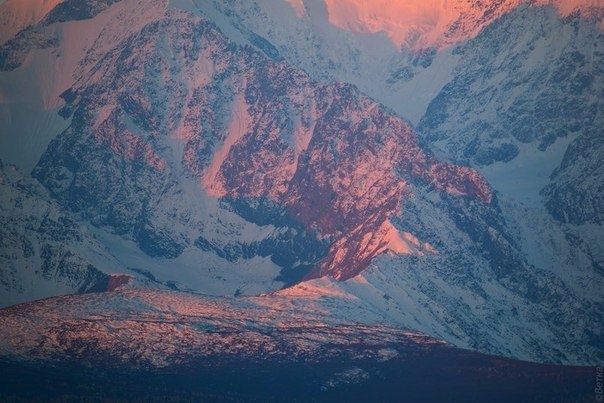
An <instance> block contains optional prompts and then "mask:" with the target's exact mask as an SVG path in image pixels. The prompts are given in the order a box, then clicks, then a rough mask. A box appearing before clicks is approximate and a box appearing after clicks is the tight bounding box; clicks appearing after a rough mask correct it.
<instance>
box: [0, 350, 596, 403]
mask: <svg viewBox="0 0 604 403" xmlns="http://www.w3.org/2000/svg"><path fill="white" fill-rule="evenodd" d="M0 367H1V368H2V374H3V375H2V377H1V378H0V400H2V401H36V400H37V401H73V400H74V399H75V400H77V401H82V400H83V401H114V400H127V401H143V400H144V401H263V402H268V401H371V400H376V399H377V401H410V402H416V401H427V402H432V401H461V402H464V401H467V402H473V401H476V402H479V401H490V402H511V401H515V402H525V401H527V402H528V401H530V402H563V401H573V402H582V401H585V402H588V401H593V399H594V398H595V395H594V393H595V392H594V379H595V374H596V370H595V369H594V368H592V367H567V366H552V365H541V364H532V363H526V362H520V361H513V360H509V359H501V358H495V357H491V356H485V355H482V354H477V353H473V352H469V351H464V350H459V349H453V348H450V347H447V346H443V345H440V346H438V345H437V346H433V347H431V348H430V349H429V350H423V351H413V350H409V351H407V354H403V355H401V356H399V357H397V358H395V359H392V360H388V361H383V362H379V361H375V360H360V361H359V360H349V359H348V360H347V359H340V358H338V357H336V358H331V359H329V360H325V361H321V362H313V363H311V362H299V363H292V362H289V363H285V362H277V361H270V360H269V361H239V362H236V361H231V360H227V361H225V362H222V363H213V365H208V363H207V362H200V363H198V364H197V365H190V366H183V367H171V368H165V369H155V370H142V371H136V372H128V371H120V370H116V369H111V370H106V369H103V368H94V369H92V368H85V367H82V366H78V365H77V364H73V365H69V364H62V365H58V366H45V365H25V364H17V363H14V362H12V363H9V362H3V363H1V364H0Z"/></svg>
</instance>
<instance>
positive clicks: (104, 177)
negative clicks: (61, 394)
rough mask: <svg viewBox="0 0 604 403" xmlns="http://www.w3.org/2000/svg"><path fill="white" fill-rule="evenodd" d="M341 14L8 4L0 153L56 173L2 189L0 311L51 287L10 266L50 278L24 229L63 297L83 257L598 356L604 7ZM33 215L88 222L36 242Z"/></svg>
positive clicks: (509, 345)
mask: <svg viewBox="0 0 604 403" xmlns="http://www.w3.org/2000/svg"><path fill="white" fill-rule="evenodd" d="M346 3H351V4H350V5H347V6H346V7H344V4H345V3H344V2H342V3H337V2H331V1H327V2H325V3H323V2H318V1H317V2H311V1H290V2H286V1H282V2H275V1H245V2H223V1H201V0H172V1H167V0H116V1H114V0H104V1H101V0H95V1H92V0H65V1H63V2H57V4H56V5H50V4H47V3H45V7H46V8H45V9H44V10H46V11H44V12H43V11H42V8H37V9H36V11H35V12H34V11H33V9H32V8H31V7H30V5H29V4H28V3H18V2H17V1H16V0H8V1H7V2H6V3H4V4H1V5H0V16H2V18H4V19H11V21H12V23H11V24H12V25H11V27H12V28H10V27H8V28H6V30H5V31H6V32H5V31H2V39H3V42H4V43H3V45H1V47H0V70H1V72H0V126H1V127H2V131H1V133H0V158H2V159H3V160H4V161H6V162H7V164H6V166H8V163H13V164H16V165H18V166H19V167H20V169H21V170H22V171H23V172H28V171H31V172H32V176H33V178H27V179H26V180H27V181H28V183H31V186H34V187H37V186H39V185H37V184H35V183H34V181H38V182H39V183H40V184H41V185H42V186H43V187H44V188H45V189H44V190H42V189H40V190H36V192H35V197H33V196H32V197H30V198H28V200H29V201H28V202H27V203H25V204H20V205H19V207H18V208H17V207H14V205H15V203H16V202H14V200H15V199H16V198H18V197H24V196H15V194H16V193H15V192H22V190H20V188H18V187H15V186H13V185H10V186H7V187H6V190H4V189H3V192H5V191H6V193H3V195H2V199H1V202H2V210H1V211H2V212H3V214H2V216H0V218H1V219H2V220H3V221H5V222H8V223H10V228H14V229H11V230H7V231H5V233H6V234H5V235H4V234H3V238H2V245H3V248H5V249H6V252H5V253H4V255H6V256H9V258H7V259H8V261H10V262H11V263H10V264H9V265H7V266H6V269H5V266H3V267H2V272H1V273H0V274H1V275H2V278H7V279H11V280H10V282H9V281H8V280H7V281H5V282H6V283H7V286H6V287H5V290H6V291H5V293H6V294H2V295H0V297H2V298H0V302H1V303H2V305H4V306H6V305H9V304H11V303H14V302H15V301H16V300H15V299H12V296H11V297H10V298H9V295H13V293H14V290H15V289H22V290H26V289H27V290H29V289H42V288H43V287H42V286H39V285H38V280H37V279H38V277H40V276H38V277H36V276H33V277H32V276H29V275H28V276H27V277H25V276H22V275H21V274H18V275H17V274H15V273H21V272H22V271H23V272H24V270H25V269H21V267H24V268H25V267H27V270H30V271H33V272H34V273H35V271H36V269H37V266H36V265H40V269H38V270H39V271H40V270H42V269H41V267H42V265H43V263H41V262H39V260H40V258H41V257H42V254H41V252H35V253H34V254H31V255H28V256H25V254H26V253H25V252H22V251H23V250H25V249H23V248H21V247H20V246H19V245H21V244H25V243H23V242H25V241H23V242H21V241H20V239H25V240H27V242H30V243H31V242H34V244H35V245H38V243H39V244H40V246H39V249H40V250H42V249H43V247H44V245H43V244H44V243H45V242H51V243H53V245H54V244H57V245H59V246H60V247H61V248H66V247H67V248H71V249H70V252H69V253H71V254H73V257H72V259H75V260H77V261H78V262H79V263H78V264H79V266H78V268H77V270H75V269H74V270H71V271H70V273H72V272H73V273H76V272H77V273H81V276H79V275H78V276H76V277H75V278H73V275H72V274H69V275H68V276H64V275H63V274H60V273H62V271H61V270H63V269H61V270H59V274H58V275H56V276H52V275H50V276H48V275H47V276H46V277H45V278H47V280H44V281H46V282H50V283H52V284H55V283H56V284H64V283H65V282H66V280H65V278H67V277H69V278H73V279H72V280H70V282H69V284H70V285H69V287H68V288H56V293H64V292H71V291H75V290H76V289H82V290H84V289H88V288H87V287H88V286H87V285H86V286H85V287H84V285H85V284H89V283H88V282H86V281H87V280H86V279H87V277H86V276H88V275H89V274H90V270H92V269H90V267H91V266H94V268H95V270H98V273H99V274H98V275H100V276H108V274H110V273H123V274H128V275H129V276H132V277H133V280H132V281H133V282H134V284H135V285H136V286H138V287H152V288H174V289H180V290H187V291H193V292H197V293H203V294H206V295H208V294H209V295H221V296H233V295H237V296H239V295H242V294H244V295H256V294H260V293H271V292H275V291H277V290H279V289H281V288H283V287H284V286H294V287H293V288H287V289H285V290H282V291H279V293H292V295H293V297H292V301H295V300H296V297H295V295H297V294H296V293H299V292H301V290H309V289H312V290H313V293H316V294H317V295H318V297H317V298H320V295H321V294H322V293H327V294H329V293H330V292H335V294H336V295H337V297H336V299H338V298H339V299H341V300H343V301H347V300H355V301H357V300H358V301H359V304H361V305H362V306H363V307H364V308H363V309H364V310H363V312H369V314H370V318H372V320H375V319H376V318H379V320H380V321H382V322H383V323H386V324H388V325H389V326H394V327H400V328H405V329H412V330H415V331H418V332H422V333H424V334H428V335H431V336H434V337H438V338H441V339H444V340H447V341H449V342H451V343H453V344H454V345H456V346H460V347H464V348H473V349H478V350H480V351H483V352H488V353H494V354H499V355H505V356H511V357H516V358H522V359H530V360H535V361H540V362H558V363H575V364H590V363H591V364H594V363H597V362H599V361H601V360H602V358H604V350H603V349H602V337H603V331H604V329H603V328H602V325H601V323H602V312H604V310H603V308H604V294H603V293H602V290H604V272H603V269H602V267H603V259H604V251H603V250H602V245H604V230H603V229H602V219H601V214H602V206H603V202H602V171H603V170H602V165H601V162H600V161H601V158H598V156H600V155H602V152H601V145H602V144H601V143H602V138H603V132H602V127H604V125H603V124H602V123H604V122H602V116H601V115H602V112H601V111H602V110H604V109H603V108H602V102H604V101H603V100H604V97H603V96H602V92H603V87H604V83H603V82H602V73H603V71H604V70H603V69H602V63H603V62H602V60H603V58H602V57H603V55H604V53H603V52H602V49H601V48H602V44H603V43H604V41H602V38H603V34H602V15H603V14H602V7H601V5H599V4H598V3H597V2H589V1H584V2H577V3H576V4H575V3H573V4H570V3H563V2H531V3H530V4H526V3H524V2H519V1H499V2H493V4H491V5H488V4H487V3H486V2H481V3H480V4H474V3H473V2H467V1H457V2H450V3H451V4H450V5H446V4H445V3H447V4H448V3H449V2H427V3H429V6H430V7H427V8H421V9H420V8H417V7H415V6H414V7H411V5H412V4H414V3H417V2H408V3H407V5H406V6H405V7H411V8H409V9H405V10H407V11H408V12H409V13H408V14H406V15H408V16H409V21H402V20H401V22H400V23H399V24H398V25H397V24H395V21H394V20H393V19H389V20H388V19H384V18H382V17H383V16H382V15H381V14H380V13H376V12H374V10H372V9H366V8H363V7H366V5H363V4H364V3H361V2H346ZM352 3H354V4H352ZM390 4H392V5H393V6H392V7H394V4H395V3H394V2H391V3H390ZM401 4H402V3H401ZM451 5H452V6H453V7H452V8H449V7H451ZM355 7H356V8H355ZM351 10H352V11H351ZM396 10H397V9H393V10H390V9H389V8H384V9H383V10H381V11H380V12H382V11H383V12H387V13H388V15H393V14H394V13H395V12H396ZM353 11H354V12H353ZM6 16H10V17H6ZM12 16H15V17H14V19H13V17H12ZM410 16H414V18H410ZM378 17H379V18H378ZM417 18H419V20H418V19H417ZM418 21H420V23H421V24H420V25H417V24H418ZM422 21H423V22H422ZM377 22H380V23H382V25H380V24H377ZM376 24H377V25H376ZM384 32H385V33H384ZM406 119H407V120H406ZM414 125H415V126H417V131H416V130H415V129H414ZM7 178H8V177H7ZM5 181H6V183H15V182H14V180H12V179H11V181H12V182H11V181H9V180H8V179H6V180H5ZM3 186H4V182H3ZM5 194H6V195H7V196H6V197H5ZM28 197H29V196H28ZM30 199H31V200H30ZM39 205H40V206H52V207H48V208H52V211H53V213H52V214H51V216H52V219H53V223H59V224H60V223H65V226H66V228H72V227H73V228H76V229H74V231H76V232H77V233H78V234H79V233H80V232H82V233H85V234H88V235H81V236H80V235H78V236H77V237H76V238H77V242H76V241H74V242H76V243H75V244H74V245H75V246H65V245H66V242H65V240H64V239H63V238H61V237H60V236H59V235H52V236H50V237H46V238H45V237H44V236H42V235H40V234H41V230H40V228H43V227H44V226H43V225H42V224H40V223H42V222H43V220H44V218H43V217H44V214H43V213H40V210H41V209H42V207H38V206H39ZM5 206H6V207H5ZM44 208H47V207H44ZM23 216H24V217H33V218H26V219H23V218H22V217H23ZM55 217H58V218H55ZM24 220H25V221H27V220H30V221H33V222H35V223H36V225H33V226H31V227H23V228H25V229H21V227H20V225H21V224H20V223H22V222H24ZM7 228H9V227H7ZM32 239H33V240H34V241H32ZM71 239H72V238H69V242H71ZM27 242H26V243H27ZM81 244H86V245H92V246H89V247H90V248H92V249H91V250H93V251H98V252H95V253H97V255H95V254H94V253H92V252H90V251H84V247H83V246H82V245H81ZM4 245H6V246H4ZM70 245H71V244H70ZM59 246H57V247H59ZM36 248H38V246H33V249H34V250H36ZM105 248H106V249H105ZM26 249H27V248H26ZM86 250H88V249H86ZM17 252H18V253H17ZM57 253H59V252H57ZM70 256H72V255H70ZM101 258H102V259H103V260H102V261H103V262H105V263H103V264H105V266H102V265H101V264H100V263H97V262H98V261H99V260H94V259H101ZM90 265H91V266H90ZM34 266H36V267H34ZM101 266H102V267H101ZM12 267H14V268H15V269H12ZM60 267H61V268H62V267H63V266H60ZM70 267H71V266H70ZM84 267H86V268H88V269H84ZM47 271H48V270H47ZM63 271H64V270H63ZM42 272H44V270H42ZM11 273H12V274H11ZM94 273H97V271H94ZM101 273H105V274H101ZM32 278H33V279H34V280H31V279H32ZM26 280H27V281H29V283H26ZM301 280H304V282H303V283H301V284H297V283H299V282H300V281H301ZM32 281H33V282H32ZM40 281H42V280H40ZM295 284H297V285H295ZM82 287H84V288H82ZM44 289H48V288H44ZM52 290H55V289H54V288H53V289H51V291H48V292H45V293H37V294H36V293H34V292H33V291H23V292H22V294H23V295H32V297H38V296H40V297H41V296H50V295H52V294H53V293H54V291H52ZM334 290H335V291H334ZM28 293H31V294H28ZM107 295H110V294H107ZM101 298H102V297H101ZM108 298H109V297H108ZM19 301H21V300H19ZM293 303H295V302H293ZM336 306H338V307H340V308H338V309H344V308H342V307H341V306H340V305H337V304H336ZM15 309H18V308H15ZM338 309H333V312H335V313H330V314H334V315H337V312H339V311H338Z"/></svg>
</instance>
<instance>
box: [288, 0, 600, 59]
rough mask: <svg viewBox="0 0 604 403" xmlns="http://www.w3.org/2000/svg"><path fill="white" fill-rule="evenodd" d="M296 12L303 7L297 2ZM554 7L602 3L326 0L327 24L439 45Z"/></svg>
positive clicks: (415, 44) (422, 45) (411, 44)
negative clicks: (512, 15) (520, 11)
mask: <svg viewBox="0 0 604 403" xmlns="http://www.w3.org/2000/svg"><path fill="white" fill-rule="evenodd" d="M293 4H294V7H296V10H297V12H298V15H303V13H302V11H303V10H304V9H303V8H302V6H301V4H300V2H298V3H293ZM527 4H528V5H530V6H543V5H553V6H555V7H556V9H557V10H558V11H559V13H560V15H561V16H567V15H569V14H571V13H572V12H576V11H577V10H590V9H592V8H595V7H600V8H601V7H602V5H601V2H598V1H597V0H574V1H566V0H541V1H532V2H526V1H525V0H505V1H494V2H475V1H468V0H455V1H445V0H430V1H424V0H414V1H407V0H405V1H387V0H381V1H364V0H360V1H359V0H344V1H341V0H325V5H326V7H327V11H328V15H329V22H330V23H331V24H333V25H334V26H336V27H339V28H341V29H345V30H349V31H353V32H367V33H376V32H384V33H385V34H386V35H388V37H389V38H390V39H391V41H392V42H393V43H394V44H395V45H397V46H398V47H401V46H402V47H406V48H410V49H413V50H421V49H427V48H437V49H441V48H444V47H448V46H451V45H455V44H456V43H459V42H461V41H464V40H466V39H469V38H472V37H474V36H475V35H476V34H477V33H478V32H479V31H480V30H482V28H484V27H485V26H487V25H489V24H490V23H491V22H493V21H494V20H495V19H497V18H499V17H501V16H502V15H503V14H505V13H507V12H509V11H511V10H513V9H515V8H517V7H521V6H526V5H527Z"/></svg>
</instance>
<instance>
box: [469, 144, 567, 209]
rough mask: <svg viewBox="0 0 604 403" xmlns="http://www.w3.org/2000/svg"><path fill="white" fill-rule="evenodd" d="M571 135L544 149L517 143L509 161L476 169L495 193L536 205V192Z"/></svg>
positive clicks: (537, 193) (537, 201)
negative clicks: (512, 156)
mask: <svg viewBox="0 0 604 403" xmlns="http://www.w3.org/2000/svg"><path fill="white" fill-rule="evenodd" d="M575 138H576V136H573V135H569V136H567V137H565V138H560V139H558V140H557V141H556V142H555V143H554V144H552V145H551V146H549V147H548V148H547V150H545V151H540V150H539V149H538V148H537V145H536V144H518V147H519V149H520V153H519V154H518V156H517V157H516V158H514V159H513V160H511V161H509V162H496V163H494V164H491V165H489V166H486V167H478V170H479V171H480V173H481V174H483V175H484V176H485V178H486V179H487V180H488V182H489V183H490V184H491V186H492V187H493V188H494V189H495V190H497V191H498V192H499V193H501V194H505V195H507V196H509V197H511V198H513V199H516V200H518V201H520V202H522V203H524V204H525V205H526V206H530V207H540V206H541V205H542V203H541V196H540V195H539V192H540V191H541V189H543V187H544V186H545V185H547V184H548V183H549V177H550V175H551V174H552V172H553V171H554V169H556V167H558V166H559V165H560V163H561V162H562V158H563V157H564V153H565V152H566V149H567V148H568V146H569V144H570V143H572V141H573V140H574V139H575Z"/></svg>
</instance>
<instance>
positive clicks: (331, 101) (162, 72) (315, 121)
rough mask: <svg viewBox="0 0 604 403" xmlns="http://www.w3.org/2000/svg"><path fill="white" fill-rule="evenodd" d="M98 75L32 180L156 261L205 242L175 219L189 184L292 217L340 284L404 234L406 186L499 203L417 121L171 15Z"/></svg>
mask: <svg viewBox="0 0 604 403" xmlns="http://www.w3.org/2000/svg"><path fill="white" fill-rule="evenodd" d="M89 70H90V71H92V72H93V74H94V76H93V77H88V78H87V77H83V78H82V80H81V81H80V83H79V84H78V85H76V86H75V87H74V88H72V89H70V90H69V91H68V92H66V93H65V94H64V98H66V99H67V100H68V101H69V103H68V104H67V106H66V107H65V108H64V111H71V110H73V117H72V124H71V126H70V127H69V128H68V129H67V130H66V131H65V132H64V133H62V134H60V135H59V136H58V137H57V138H56V139H55V140H53V142H52V143H51V144H50V146H49V149H48V151H47V152H46V153H45V154H44V155H43V156H42V159H41V160H40V163H39V164H38V166H37V167H36V169H35V170H34V173H33V174H34V177H36V178H37V179H39V180H40V181H41V182H42V183H43V184H44V185H45V186H46V187H47V188H48V189H49V190H50V191H51V193H52V194H53V196H54V197H55V198H57V199H58V200H60V201H61V202H62V204H63V205H64V206H65V207H67V208H68V209H70V210H71V211H74V212H77V213H80V215H81V217H82V218H83V219H86V220H90V221H91V222H92V223H93V224H95V225H98V226H106V227H109V228H111V230H112V231H114V232H116V233H118V234H123V235H127V236H128V237H131V238H133V239H134V240H136V242H137V244H138V245H139V247H140V248H141V249H142V250H143V251H144V252H145V253H147V254H148V255H150V256H160V257H165V258H174V257H177V256H179V255H180V254H181V253H182V252H183V250H184V249H185V248H186V247H188V246H189V245H191V244H193V242H194V239H191V237H190V234H188V233H187V231H189V232H190V231H191V230H193V231H194V230H195V224H194V223H193V222H187V221H186V220H178V218H177V222H178V221H180V222H179V224H181V226H180V228H179V226H178V225H176V226H175V225H174V224H175V223H174V221H173V220H172V219H171V218H172V217H178V216H181V217H182V216H183V215H185V212H183V211H179V210H178V209H177V208H175V207H174V206H173V205H172V203H173V202H172V201H171V200H173V199H176V198H178V197H179V196H178V192H183V193H184V194H183V197H184V198H185V199H187V200H190V199H191V196H192V195H191V194H186V193H187V191H186V189H183V188H182V185H181V184H179V182H178V180H179V178H180V177H182V176H185V177H188V178H190V179H191V180H192V181H195V182H197V183H198V184H199V185H200V186H201V187H203V190H205V192H206V193H207V194H208V195H209V197H221V198H228V199H229V200H231V201H232V202H240V203H241V202H245V203H248V204H249V203H257V201H268V202H271V203H273V204H274V205H275V207H276V208H283V209H284V212H285V213H286V214H287V215H289V216H290V217H291V219H293V220H294V221H295V222H298V223H299V224H301V225H302V226H303V229H304V230H306V231H309V232H311V233H313V234H315V235H316V236H317V237H318V238H321V239H327V240H328V243H329V244H330V245H331V246H330V247H329V248H328V251H327V258H326V259H324V260H322V261H321V263H319V265H318V266H316V267H315V269H313V271H312V273H311V274H309V276H311V277H316V276H323V275H330V276H332V277H334V278H337V279H342V280H345V279H348V278H351V277H353V276H354V275H356V274H358V273H360V272H361V271H362V270H363V269H364V268H366V267H367V265H368V264H369V262H370V261H371V259H372V258H374V257H375V256H377V255H378V254H380V253H382V252H384V251H385V249H386V248H385V247H386V246H387V245H388V244H389V242H390V241H391V239H390V238H392V237H396V236H397V230H396V229H394V228H393V227H392V226H391V225H390V224H389V222H388V219H389V218H390V216H395V215H399V214H400V213H401V204H402V203H403V202H404V199H405V198H406V197H407V196H408V194H409V192H410V191H411V187H410V185H409V184H408V183H409V182H412V181H416V182H418V183H425V184H429V185H431V186H433V187H434V188H436V189H438V190H442V191H445V192H449V193H452V194H456V195H465V196H469V197H474V198H477V199H478V200H481V201H482V202H484V203H489V202H490V199H491V195H490V188H489V186H488V184H487V183H486V182H485V181H484V179H483V178H482V177H481V176H480V175H478V174H477V173H476V172H475V171H473V170H471V169H469V168H463V167H457V166H454V165H449V164H443V163H441V162H439V161H438V160H437V159H436V158H435V157H434V156H432V155H431V154H429V153H426V152H425V151H424V150H423V149H422V148H421V147H419V145H418V143H417V139H416V137H415V135H414V133H413V131H412V129H411V128H410V127H409V125H408V124H407V123H406V122H404V121H403V120H401V119H400V118H398V117H396V116H394V115H393V114H392V112H390V111H388V110H387V109H385V108H383V107H382V106H380V105H379V104H378V103H376V102H375V101H373V100H371V99H369V98H367V97H366V96H364V95H362V94H360V93H359V92H358V90H357V89H356V88H354V87H353V86H350V85H347V84H328V85H324V84H319V83H316V82H314V81H312V80H311V79H310V78H309V77H308V76H307V75H306V74H305V73H303V72H302V71H300V70H297V69H295V68H293V67H292V66H290V65H288V64H287V63H285V62H277V61H273V60H271V59H270V58H267V57H266V56H265V55H263V54H261V53H258V52H256V51H254V50H253V49H251V48H249V47H248V48H245V47H243V48H242V47H237V46H236V45H235V44H233V43H232V42H230V41H229V40H228V39H226V38H225V37H224V36H223V35H222V34H221V33H220V32H219V31H218V30H217V29H216V27H215V26H214V25H213V24H212V23H211V22H210V21H208V20H206V19H204V18H196V17H192V16H190V15H188V14H185V13H182V12H179V11H168V12H167V13H166V15H165V16H163V17H162V18H161V19H159V20H158V21H154V22H153V23H150V24H148V25H146V26H145V27H143V28H142V29H141V30H140V32H136V33H134V34H133V35H132V36H130V37H129V38H128V39H127V40H126V41H125V42H124V43H121V44H119V45H118V46H116V47H115V48H114V50H113V51H111V52H109V53H108V54H107V55H106V56H105V57H104V58H103V59H102V60H100V61H99V62H98V64H97V65H95V67H92V68H89ZM66 113H67V112H66ZM255 200H256V201H255ZM188 207H189V208H191V209H194V208H195V206H194V204H193V205H191V206H188ZM190 214H194V213H190V212H187V213H186V215H187V216H189V215H190ZM199 236H202V234H199ZM358 251H363V252H362V253H361V254H360V255H359V252H358Z"/></svg>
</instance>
